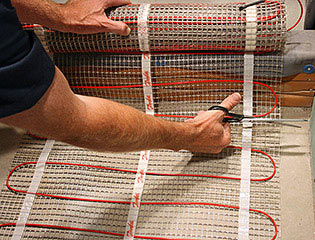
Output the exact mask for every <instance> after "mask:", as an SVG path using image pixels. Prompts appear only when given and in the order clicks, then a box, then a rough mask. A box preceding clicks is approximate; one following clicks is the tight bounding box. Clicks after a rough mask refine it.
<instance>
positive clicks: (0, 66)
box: [0, 0, 55, 118]
mask: <svg viewBox="0 0 315 240" xmlns="http://www.w3.org/2000/svg"><path fill="white" fill-rule="evenodd" d="M0 26H1V28H0V118H2V117H7V116H10V115H13V114H16V113H19V112H22V111H24V110H27V109H29V108H31V107H33V106H34V105H35V104H36V103H37V102H38V101H39V100H40V98H41V97H42V96H43V95H44V94H45V92H46V91H47V89H48V88H49V86H50V85H51V83H52V81H53V78H54V75H55V66H54V63H53V62H52V60H51V59H50V57H49V56H48V54H47V53H46V51H45V50H44V48H43V46H42V44H41V42H40V41H39V39H38V38H37V36H36V35H35V34H34V32H33V31H24V30H23V29H22V26H21V24H20V22H19V20H18V17H17V15H16V11H15V9H14V8H13V7H12V6H11V3H10V1H8V0H5V1H3V0H1V2H0Z"/></svg>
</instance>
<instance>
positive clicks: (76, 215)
mask: <svg viewBox="0 0 315 240" xmlns="http://www.w3.org/2000/svg"><path fill="white" fill-rule="evenodd" d="M280 3H281V6H282V9H281V11H280V14H277V11H278V9H279V4H278V3H276V2H271V3H268V4H262V5H260V6H258V7H257V12H258V18H259V19H261V21H258V32H257V50H259V51H265V50H268V51H271V50H272V51H277V52H272V53H264V54H256V55H255V62H254V64H255V68H254V81H257V82H261V83H265V84H268V85H269V86H270V87H272V88H273V89H274V91H275V92H279V90H280V83H281V73H282V55H281V52H278V51H279V50H282V49H283V46H284V43H285V36H284V32H285V14H284V4H283V2H282V1H281V2H280ZM138 8H139V6H138V5H132V6H125V7H119V8H116V9H114V10H112V11H110V12H109V13H108V14H109V16H110V17H111V18H113V19H117V20H123V21H126V22H134V23H130V25H131V27H132V29H133V30H135V29H136V28H137V24H136V21H137V14H138ZM273 15H276V17H272V16H273ZM187 16H196V17H189V19H188V20H186V18H185V17H187ZM209 16H211V19H209V18H208V17H209ZM268 16H269V18H270V21H263V20H264V17H266V18H268ZM244 18H245V12H240V11H238V5H237V4H215V5H213V4H211V5H204V4H202V5H201V4H197V5H196V4H185V5H184V4H163V5H151V9H150V12H149V22H148V25H149V41H150V47H151V51H153V52H154V51H161V50H168V49H172V50H204V49H205V46H206V49H207V50H209V49H215V50H226V49H232V48H233V50H242V49H243V48H244V44H245V40H244V37H245V22H246V21H245V20H246V19H244ZM160 20H161V21H160ZM162 21H163V22H162ZM165 22H166V23H165ZM184 22H187V24H186V23H185V24H184ZM165 29H166V30H165ZM136 32H137V31H136V30H135V31H132V32H131V35H130V36H129V37H120V36H117V35H114V34H109V33H104V34H93V35H76V34H71V33H60V32H55V31H50V30H47V29H43V28H37V33H38V34H39V35H40V37H41V40H42V41H43V42H44V44H45V46H46V48H47V49H48V50H49V51H50V53H51V54H52V55H53V58H54V61H55V63H56V65H57V66H58V67H59V68H60V69H61V70H62V72H63V73H64V74H65V76H66V77H67V79H68V81H69V84H70V86H71V87H72V90H73V91H74V92H75V93H78V94H84V95H89V96H97V97H103V98H106V99H110V100H114V101H118V102H121V103H124V104H127V105H129V106H132V107H135V108H137V109H139V110H141V111H145V106H144V101H143V88H142V71H141V54H140V53H133V54H127V53H120V54H109V53H104V52H106V51H107V50H108V51H122V52H124V51H126V52H127V51H136V52H138V51H139V45H138V39H137V34H136ZM271 36H272V37H271ZM200 46H201V47H200ZM209 46H210V47H209ZM211 46H216V47H215V48H213V47H211ZM217 46H219V47H220V46H225V47H226V48H225V49H222V48H221V49H218V47H217ZM208 53H209V52H208ZM243 67H244V55H243V54H239V53H235V52H231V53H229V54H226V53H223V52H211V54H199V53H197V52H194V53H192V52H190V53H189V54H188V53H187V52H180V53H178V54H171V53H154V54H152V56H151V75H152V83H153V98H154V104H155V106H154V108H155V113H156V114H162V115H180V116H194V115H196V113H197V112H198V111H200V110H206V109H208V108H209V107H210V106H212V105H214V104H218V103H220V102H221V101H222V100H223V99H224V98H225V97H226V96H227V95H229V94H231V93H233V92H240V93H241V94H242V91H243V83H240V82H229V80H235V81H242V80H243V74H244V72H243ZM183 82H189V83H183ZM174 83H176V84H174ZM162 84H165V85H162ZM139 85H140V86H139ZM113 86H115V87H114V88H113ZM117 86H118V87H117ZM253 100H254V106H253V113H254V114H263V113H266V112H268V111H269V110H270V109H271V108H272V107H273V105H274V101H275V99H274V95H273V94H272V92H271V91H270V90H268V89H267V88H266V87H264V86H263V85H257V84H255V85H254V93H253ZM242 105H243V104H242V103H241V104H239V105H238V106H237V107H236V108H235V110H234V111H235V112H237V113H242V111H243V106H242ZM268 117H270V118H280V117H281V115H280V106H279V103H278V104H277V106H276V108H275V110H274V111H273V112H272V113H271V114H269V115H268ZM164 118H165V119H167V120H171V121H184V118H174V117H164ZM279 132H280V130H279V126H278V125H270V124H266V123H255V124H254V126H253V141H252V147H253V148H254V149H259V150H262V151H264V152H266V153H268V154H269V155H271V156H272V158H273V159H274V160H275V163H276V167H279V147H278V146H279ZM241 133H242V125H241V124H237V123H236V124H233V125H232V143H231V145H234V146H240V145H241V140H242V136H241ZM43 146H44V141H39V140H34V139H31V138H29V137H27V136H25V137H24V139H23V141H22V143H21V145H20V148H19V151H18V152H17V154H16V156H15V158H14V160H13V162H12V168H13V167H15V166H17V165H19V164H21V163H24V162H29V161H34V162H36V161H37V159H38V157H39V155H40V152H41V150H42V148H43ZM48 161H50V162H60V163H81V164H88V165H92V166H103V167H111V168H118V169H128V170H134V171H136V170H137V164H138V161H139V153H99V152H93V151H88V150H84V149H81V148H77V147H73V146H69V145H67V144H63V143H59V142H58V143H55V145H54V147H53V149H52V151H51V153H50V155H49V158H48ZM240 169H241V150H239V149H225V150H224V151H223V152H222V153H220V154H218V155H212V154H200V153H191V152H187V151H180V152H172V151H168V150H154V151H151V154H150V160H149V165H148V172H157V173H187V174H189V173H192V174H206V175H216V176H229V177H239V176H240ZM34 170H35V164H28V165H25V166H23V167H20V168H19V169H17V171H15V172H14V174H13V175H12V176H11V178H10V185H11V186H12V187H14V188H16V189H20V190H27V189H28V187H29V184H30V182H31V179H32V176H33V174H34ZM272 172H273V166H272V163H271V161H270V159H269V158H268V157H267V156H265V155H263V154H261V153H258V152H252V163H251V178H252V179H258V178H266V177H268V176H270V175H271V174H272ZM134 179H135V174H133V173H123V172H118V171H112V170H104V169H97V168H93V167H82V166H67V165H58V164H47V165H46V168H45V172H44V175H43V178H42V180H41V183H40V186H39V189H38V192H40V193H46V194H54V195H61V196H67V197H79V198H80V197H81V198H82V197H83V198H88V199H100V200H104V199H106V200H113V201H130V199H131V195H132V191H133V184H134ZM239 189H240V181H238V180H229V179H216V178H201V177H187V176H186V177H183V176H181V177H179V176H168V177H166V176H163V177H162V176H152V175H147V176H146V183H145V186H144V192H143V196H142V200H141V202H142V203H145V202H200V203H213V204H226V205H232V206H237V205H238V203H239V195H240V192H239ZM24 197H25V195H24V194H17V193H13V192H11V191H9V190H8V189H7V188H6V187H4V188H3V190H2V191H1V195H0V224H2V223H8V222H13V223H14V222H16V221H17V218H18V215H19V212H20V209H21V206H22V203H23V200H24ZM250 208H253V209H258V210H261V211H264V212H266V213H268V214H270V215H271V216H272V217H273V219H274V220H275V221H276V223H277V226H278V228H279V226H280V189H279V174H278V172H277V173H276V175H275V176H274V177H273V178H272V179H271V180H269V181H265V182H253V181H252V182H251V196H250ZM128 211H129V204H118V203H104V202H88V201H76V200H65V199H55V198H50V197H43V196H36V197H35V201H34V203H33V207H32V209H31V213H30V216H29V219H28V223H37V224H50V225H58V226H69V227H77V228H86V229H94V230H100V231H108V232H114V233H121V234H123V233H124V232H125V228H126V222H127V216H128ZM13 231H14V227H2V228H0V237H1V238H3V239H10V237H11V236H12V234H13ZM249 231H250V232H249V234H250V238H251V239H261V240H270V239H272V237H273V235H274V228H273V225H272V223H271V222H270V221H269V220H268V219H267V218H266V217H265V216H264V215H262V214H259V213H255V212H250V229H249ZM136 235H138V236H147V237H148V238H149V237H161V238H163V237H164V238H172V239H237V236H238V210H237V209H231V208H224V207H218V206H205V205H180V204H178V205H170V204H169V205H141V209H140V213H139V218H138V223H137V228H136ZM279 236H280V234H278V237H279ZM34 238H41V239H122V237H121V236H111V235H103V234H97V233H87V232H82V231H69V230H62V229H52V228H36V227H26V228H25V230H24V233H23V237H22V239H34Z"/></svg>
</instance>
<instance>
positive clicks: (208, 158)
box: [0, 124, 280, 239]
mask: <svg viewBox="0 0 315 240" xmlns="http://www.w3.org/2000/svg"><path fill="white" fill-rule="evenodd" d="M240 132H241V129H240V126H235V127H233V136H234V137H233V143H232V144H233V145H237V144H239V141H240V140H241V137H240V136H239V133H240ZM253 133H254V134H253V135H254V137H253V139H254V144H253V148H255V149H259V150H262V151H264V152H268V154H269V155H270V156H272V158H273V160H274V161H275V166H276V167H277V166H278V164H279V162H278V159H279V158H278V157H279V156H278V149H277V147H275V146H276V145H277V143H278V135H277V134H276V132H275V128H274V127H273V126H269V125H263V124H259V125H255V127H254V131H253ZM266 135H267V136H268V137H266ZM266 138H268V141H266ZM43 144H44V141H40V140H34V139H31V138H29V137H27V136H25V137H24V139H23V142H22V143H21V146H20V148H19V151H18V153H17V155H16V157H15V159H14V161H13V165H12V169H13V168H14V167H16V168H15V169H14V170H13V171H12V174H11V175H10V176H9V178H8V184H9V186H10V187H11V189H13V190H8V188H7V186H5V188H4V189H3V190H2V192H1V197H0V199H1V200H0V203H1V205H0V216H1V218H0V219H1V222H0V224H5V223H15V222H16V220H17V216H18V215H19V211H20V208H21V204H22V203H23V198H24V196H25V195H24V192H23V191H27V189H28V187H29V184H30V182H31V179H32V175H33V173H34V171H35V165H36V161H37V159H38V155H39V154H40V150H41V147H43ZM240 156H241V150H240V149H238V148H228V149H226V150H224V151H223V152H222V153H221V154H219V155H211V154H200V153H190V152H187V151H180V152H172V151H167V150H156V151H152V152H151V156H150V162H149V166H148V172H147V176H146V185H145V188H144V193H143V196H142V202H141V209H140V214H139V219H138V225H137V229H136V236H138V237H147V238H148V239H165V238H166V239H216V238H227V239H235V238H236V237H237V229H238V211H237V209H235V208H233V207H228V206H237V205H238V198H239V187H240V186H239V183H240V182H239V179H237V178H238V177H239V176H240ZM138 158H139V155H138V153H123V154H113V153H111V154H109V153H97V152H91V151H87V150H83V149H81V148H76V147H72V146H69V145H66V144H63V143H56V144H55V145H54V147H53V149H52V151H51V153H50V156H49V158H48V159H47V163H46V168H45V172H44V175H43V177H42V181H41V183H40V186H39V189H38V191H37V194H38V195H37V196H36V198H35V201H34V203H33V207H32V210H31V212H30V216H29V219H28V224H35V225H34V226H26V228H25V230H24V234H23V238H22V239H28V238H38V237H39V236H40V237H41V238H43V239H45V238H48V239H87V238H92V239H104V238H106V239H121V238H122V237H121V236H123V234H124V231H125V224H126V221H127V215H128V211H129V205H130V202H129V201H130V196H131V194H132V189H133V182H134V177H135V173H136V171H137V164H138ZM21 164H22V165H21ZM19 165H20V166H19ZM273 173H274V166H273V162H272V161H271V160H270V158H268V156H267V155H265V154H263V153H261V152H255V151H253V153H252V181H251V182H252V183H251V204H250V207H251V208H252V209H257V210H260V211H263V212H265V213H268V214H269V215H270V216H271V217H272V218H273V219H274V220H275V221H276V224H277V226H278V227H279V225H280V221H279V220H280V218H279V210H280V209H279V187H278V184H279V176H278V173H276V175H275V176H273ZM270 176H273V178H272V179H270V180H267V181H260V180H263V179H266V178H269V177H270ZM256 180H258V181H256ZM52 226H59V227H62V228H59V229H56V227H52ZM67 228H77V229H76V230H71V229H67ZM82 229H85V230H90V231H99V232H98V233H94V232H86V231H83V230H82ZM13 231H14V226H2V227H1V228H0V236H1V237H2V238H3V239H10V237H11V236H12V234H13ZM113 234H116V235H115V236H114V235H113ZM121 234H122V235H121ZM274 234H275V230H274V225H273V223H272V222H271V221H270V219H269V218H268V217H266V216H265V215H263V214H261V213H259V212H254V211H253V212H250V237H251V238H252V239H257V238H259V239H272V237H273V236H274Z"/></svg>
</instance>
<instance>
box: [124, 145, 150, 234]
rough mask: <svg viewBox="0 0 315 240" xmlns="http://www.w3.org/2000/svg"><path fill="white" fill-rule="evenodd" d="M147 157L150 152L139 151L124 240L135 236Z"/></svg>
mask: <svg viewBox="0 0 315 240" xmlns="http://www.w3.org/2000/svg"><path fill="white" fill-rule="evenodd" d="M149 156H150V151H141V153H140V159H139V164H138V170H137V174H136V179H135V183H134V187H133V193H132V197H131V204H130V208H129V213H128V219H127V225H126V230H125V235H124V240H133V239H134V236H135V232H136V226H137V220H138V216H139V211H140V202H141V197H142V193H143V187H144V182H145V176H146V172H147V168H148V161H149Z"/></svg>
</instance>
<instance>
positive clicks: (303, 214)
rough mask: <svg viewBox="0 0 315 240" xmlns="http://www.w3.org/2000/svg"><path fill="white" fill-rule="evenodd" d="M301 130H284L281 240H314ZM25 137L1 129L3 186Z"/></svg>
mask: <svg viewBox="0 0 315 240" xmlns="http://www.w3.org/2000/svg"><path fill="white" fill-rule="evenodd" d="M310 111H311V110H310V109H303V108H283V109H282V112H283V118H302V119H305V118H309V116H310ZM294 124H295V125H299V126H301V127H302V128H294V127H290V126H286V125H283V126H282V127H281V165H280V186H281V239H284V240H310V239H315V219H314V192H313V182H312V168H311V158H310V140H309V123H294ZM22 134H23V131H21V130H15V129H12V128H9V127H6V126H4V125H0V163H1V168H0V186H3V183H4V181H5V178H6V175H7V173H8V170H9V166H10V162H11V160H12V158H13V157H14V154H15V152H16V150H17V147H18V143H19V140H20V138H21V136H22Z"/></svg>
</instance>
